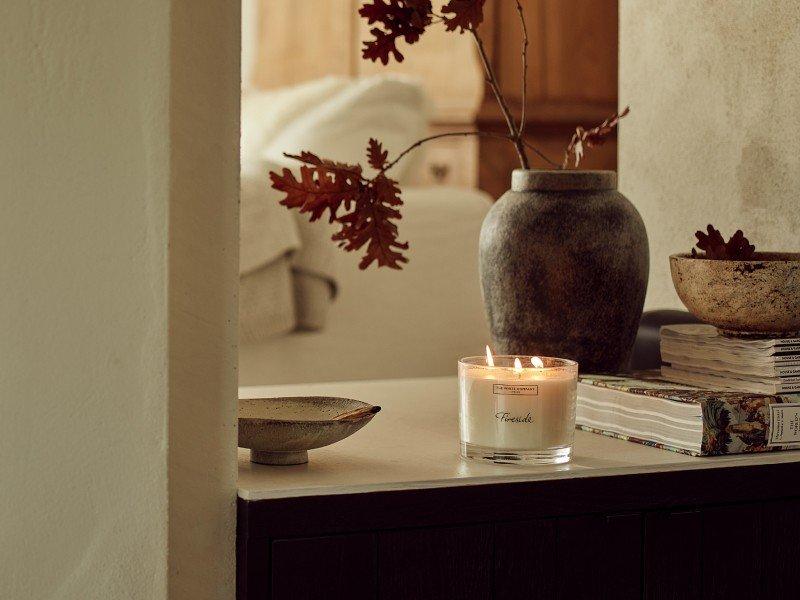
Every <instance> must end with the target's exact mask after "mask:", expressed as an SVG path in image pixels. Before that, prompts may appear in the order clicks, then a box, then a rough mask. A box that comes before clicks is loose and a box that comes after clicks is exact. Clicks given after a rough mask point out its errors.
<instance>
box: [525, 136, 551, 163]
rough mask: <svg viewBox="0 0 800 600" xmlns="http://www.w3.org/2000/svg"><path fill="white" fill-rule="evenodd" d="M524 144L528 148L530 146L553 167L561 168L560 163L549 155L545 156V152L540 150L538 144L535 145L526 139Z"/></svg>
mask: <svg viewBox="0 0 800 600" xmlns="http://www.w3.org/2000/svg"><path fill="white" fill-rule="evenodd" d="M522 144H523V145H524V146H525V147H526V148H530V149H531V150H533V152H534V154H536V156H538V157H539V158H541V159H542V160H543V161H544V162H546V163H547V164H548V165H550V166H551V167H555V168H556V169H558V168H559V164H558V163H557V162H555V161H552V160H550V159H549V158H548V157H547V156H545V154H544V153H543V152H542V151H541V150H539V149H538V148H537V147H536V146H534V145H533V144H531V143H530V142H526V141H525V140H522Z"/></svg>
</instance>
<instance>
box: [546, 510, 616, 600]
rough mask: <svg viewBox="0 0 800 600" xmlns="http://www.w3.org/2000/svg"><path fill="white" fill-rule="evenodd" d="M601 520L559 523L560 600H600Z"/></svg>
mask: <svg viewBox="0 0 800 600" xmlns="http://www.w3.org/2000/svg"><path fill="white" fill-rule="evenodd" d="M604 521H605V519H604V518H603V517H601V516H586V517H570V518H567V519H558V544H557V545H556V553H557V555H558V563H557V564H558V576H557V579H558V583H559V586H558V595H557V596H556V598H558V599H559V600H596V599H597V598H601V597H602V586H601V580H600V569H599V566H600V565H599V562H598V561H599V560H600V558H601V557H602V556H603V529H604V527H603V526H604V524H605V523H604Z"/></svg>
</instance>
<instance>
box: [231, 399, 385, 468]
mask: <svg viewBox="0 0 800 600" xmlns="http://www.w3.org/2000/svg"><path fill="white" fill-rule="evenodd" d="M380 409H381V407H380V406H373V405H371V404H367V403H366V402H360V401H358V400H350V399H348V398H330V397H325V396H307V397H306V396H304V397H296V398H253V399H246V400H239V447H240V448H250V451H251V452H250V460H251V461H252V462H254V463H259V464H262V465H299V464H303V463H306V462H308V451H309V450H311V449H313V448H322V447H323V446H328V445H330V444H333V443H335V442H338V441H339V440H343V439H344V438H346V437H347V436H349V435H352V434H354V433H355V432H356V431H358V430H359V429H361V428H362V427H363V426H364V425H366V424H367V423H369V422H370V420H371V419H372V417H373V416H375V413H377V412H378V411H379V410H380Z"/></svg>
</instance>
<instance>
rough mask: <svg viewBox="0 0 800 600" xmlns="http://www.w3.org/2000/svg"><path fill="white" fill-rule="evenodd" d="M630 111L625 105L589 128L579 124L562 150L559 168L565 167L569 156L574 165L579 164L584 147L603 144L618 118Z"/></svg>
mask: <svg viewBox="0 0 800 600" xmlns="http://www.w3.org/2000/svg"><path fill="white" fill-rule="evenodd" d="M629 112H630V107H629V106H626V107H625V109H624V110H623V111H622V112H620V113H617V114H613V115H611V116H610V117H609V118H608V119H606V120H605V121H603V122H602V123H600V125H598V126H597V127H592V128H591V129H584V128H583V127H581V126H580V125H579V126H578V127H576V128H575V133H574V134H572V139H571V140H570V141H569V145H568V146H567V149H566V150H565V151H564V160H563V162H562V163H561V168H562V169H566V168H567V165H568V164H569V159H570V156H573V157H574V159H575V167H576V168H577V167H578V165H580V164H581V160H582V159H583V154H584V152H585V151H586V148H595V147H597V146H602V145H603V144H605V142H606V139H607V138H608V136H609V135H610V134H611V132H612V131H614V128H615V127H616V126H617V124H618V123H619V120H620V119H621V118H623V117H624V116H625V115H627V114H628V113H629Z"/></svg>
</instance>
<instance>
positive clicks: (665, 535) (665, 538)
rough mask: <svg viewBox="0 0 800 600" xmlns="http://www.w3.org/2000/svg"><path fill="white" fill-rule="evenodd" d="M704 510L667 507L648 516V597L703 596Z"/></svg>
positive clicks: (681, 599)
mask: <svg viewBox="0 0 800 600" xmlns="http://www.w3.org/2000/svg"><path fill="white" fill-rule="evenodd" d="M701 525H702V523H701V517H700V512H699V511H696V510H690V511H680V512H678V511H666V512H658V513H651V514H648V515H647V517H646V518H645V540H646V542H645V561H644V585H645V598H646V599H647V600H691V599H693V598H696V599H697V600H700V598H701V595H700V556H701V555H700V543H701Z"/></svg>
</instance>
